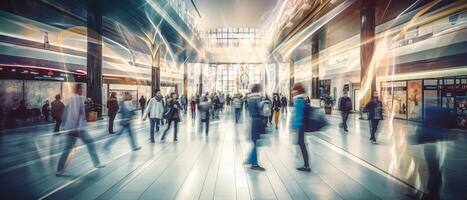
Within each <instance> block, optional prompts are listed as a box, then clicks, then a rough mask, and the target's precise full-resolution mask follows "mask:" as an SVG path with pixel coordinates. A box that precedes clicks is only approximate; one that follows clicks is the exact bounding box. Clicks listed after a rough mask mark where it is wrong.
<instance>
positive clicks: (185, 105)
mask: <svg viewBox="0 0 467 200" xmlns="http://www.w3.org/2000/svg"><path fill="white" fill-rule="evenodd" d="M180 103H181V104H182V109H183V112H184V113H185V114H186V113H187V110H188V97H187V96H186V95H184V94H182V96H181V98H180Z"/></svg>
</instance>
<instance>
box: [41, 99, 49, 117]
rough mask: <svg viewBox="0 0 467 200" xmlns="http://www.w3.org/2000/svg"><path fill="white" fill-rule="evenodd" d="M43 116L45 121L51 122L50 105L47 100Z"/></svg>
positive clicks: (43, 107) (43, 108)
mask: <svg viewBox="0 0 467 200" xmlns="http://www.w3.org/2000/svg"><path fill="white" fill-rule="evenodd" d="M42 115H44V120H45V121H46V122H48V121H49V115H50V104H49V100H46V101H45V103H44V105H43V106H42Z"/></svg>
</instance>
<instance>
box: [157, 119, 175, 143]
mask: <svg viewBox="0 0 467 200" xmlns="http://www.w3.org/2000/svg"><path fill="white" fill-rule="evenodd" d="M172 122H173V124H174V140H176V139H177V131H178V119H169V120H167V123H168V124H167V129H165V131H164V134H163V135H162V138H161V139H162V140H164V139H165V135H167V132H168V131H169V129H170V126H171V125H172Z"/></svg>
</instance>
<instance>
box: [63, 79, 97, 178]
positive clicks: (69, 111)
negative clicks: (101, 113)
mask: <svg viewBox="0 0 467 200" xmlns="http://www.w3.org/2000/svg"><path fill="white" fill-rule="evenodd" d="M82 95H83V86H82V85H81V84H77V85H76V86H75V89H74V94H73V95H72V96H71V97H70V100H69V103H68V105H67V106H66V107H65V113H64V115H63V119H62V121H63V122H64V127H63V128H64V129H65V130H66V131H68V137H67V143H66V146H65V149H64V151H63V153H62V155H61V156H60V160H59V161H58V166H57V174H56V175H57V176H61V175H63V174H64V168H65V163H66V161H67V159H68V156H69V155H70V152H71V149H72V148H73V146H74V145H75V144H76V141H77V140H78V138H80V139H81V140H82V141H83V142H84V143H85V144H86V147H87V149H88V151H89V155H90V156H91V159H92V161H93V162H94V167H96V168H102V167H105V165H104V164H102V163H101V162H100V161H99V157H98V156H97V153H96V148H95V146H94V141H93V140H92V138H91V136H90V135H89V133H88V132H87V131H86V129H85V123H86V120H85V115H86V111H85V108H84V103H83V102H84V97H83V96H82Z"/></svg>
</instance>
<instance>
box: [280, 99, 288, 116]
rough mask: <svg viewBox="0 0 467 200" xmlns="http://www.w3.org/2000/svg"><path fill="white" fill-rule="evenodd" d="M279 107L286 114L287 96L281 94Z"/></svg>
mask: <svg viewBox="0 0 467 200" xmlns="http://www.w3.org/2000/svg"><path fill="white" fill-rule="evenodd" d="M281 108H282V113H285V114H287V97H285V96H282V98H281Z"/></svg>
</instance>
